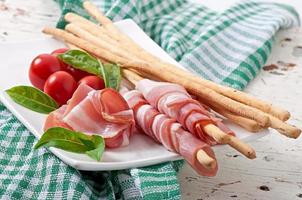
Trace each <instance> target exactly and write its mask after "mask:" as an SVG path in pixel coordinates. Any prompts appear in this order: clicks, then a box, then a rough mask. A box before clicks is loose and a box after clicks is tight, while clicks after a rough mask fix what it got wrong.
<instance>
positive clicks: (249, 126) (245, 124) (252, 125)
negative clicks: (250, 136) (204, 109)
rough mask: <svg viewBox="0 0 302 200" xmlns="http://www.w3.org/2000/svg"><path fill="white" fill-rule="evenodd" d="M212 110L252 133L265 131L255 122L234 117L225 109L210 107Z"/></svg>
mask: <svg viewBox="0 0 302 200" xmlns="http://www.w3.org/2000/svg"><path fill="white" fill-rule="evenodd" d="M209 106H210V107H211V109H213V110H214V111H216V112H217V113H219V114H221V115H222V116H224V117H225V118H227V119H229V120H230V121H231V122H233V123H235V124H237V125H239V126H241V127H242V128H244V129H246V130H248V131H250V132H258V131H260V130H261V129H263V128H262V127H261V126H260V125H259V124H258V123H257V122H256V121H255V120H252V119H248V118H245V117H241V116H238V115H234V114H232V113H230V112H227V111H225V110H224V109H223V108H217V107H215V106H213V105H209Z"/></svg>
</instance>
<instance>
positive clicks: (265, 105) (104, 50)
mask: <svg viewBox="0 0 302 200" xmlns="http://www.w3.org/2000/svg"><path fill="white" fill-rule="evenodd" d="M83 6H84V8H85V9H86V11H87V12H88V13H89V14H90V15H91V16H92V17H93V18H94V19H96V21H98V22H99V24H95V23H93V22H91V21H89V20H86V19H85V18H83V17H81V16H79V15H76V14H74V13H67V14H66V15H65V20H66V21H67V22H69V24H68V25H67V26H66V27H65V30H61V29H56V28H48V27H47V28H44V30H43V32H44V33H46V34H49V35H52V36H54V37H56V38H58V39H61V40H63V41H64V42H65V43H66V44H68V45H70V46H72V47H73V48H79V49H83V50H85V51H87V52H89V53H91V54H92V55H94V56H96V57H97V58H99V59H100V60H102V61H104V62H112V63H118V64H120V65H121V66H122V68H123V72H124V73H123V74H124V76H125V78H126V79H128V80H130V82H131V79H132V82H133V79H135V78H137V77H144V78H150V79H153V80H160V81H166V82H171V83H176V84H179V85H182V86H183V87H184V88H185V89H186V90H187V91H188V92H189V93H190V94H192V95H194V96H195V97H197V98H198V100H199V101H201V102H202V103H203V104H205V105H207V106H209V107H210V108H211V109H213V110H214V111H216V112H217V113H219V114H221V115H222V116H224V117H226V118H228V119H229V120H230V121H232V122H234V123H236V124H238V125H239V126H241V127H243V128H245V129H247V130H248V131H251V132H258V131H259V130H261V129H265V128H269V127H271V128H273V129H276V130H277V131H278V132H280V133H281V134H283V135H285V136H287V137H290V138H297V137H298V136H299V135H300V133H301V130H300V129H298V128H297V127H295V126H292V125H290V124H288V123H286V121H287V120H288V119H289V118H290V113H289V112H288V111H286V110H284V109H282V108H280V107H277V106H274V105H272V104H271V103H269V102H265V101H263V100H260V99H257V98H255V97H253V96H251V95H249V94H247V93H244V92H241V91H238V90H236V89H233V88H229V87H226V86H222V85H219V84H216V83H214V82H212V81H209V80H205V79H203V78H201V77H199V76H196V75H193V74H191V73H190V72H188V71H185V70H183V69H181V68H179V67H176V66H174V65H173V64H170V63H167V62H164V61H162V60H161V59H159V58H158V57H156V56H154V55H152V54H151V53H149V52H147V51H146V50H144V49H143V48H142V47H140V46H139V45H137V44H136V43H135V42H134V41H133V40H132V39H130V38H129V37H128V36H126V35H125V34H123V33H122V32H121V31H120V30H119V29H118V28H116V27H115V25H114V24H113V23H112V21H111V20H110V19H108V18H107V17H105V16H104V15H103V14H102V13H101V12H100V11H99V10H98V9H97V8H96V7H95V6H94V5H93V4H91V3H90V2H89V1H86V2H84V3H83ZM129 72H130V73H129ZM136 75H137V76H136ZM208 132H209V134H210V132H211V134H212V135H213V136H217V135H218V136H221V137H220V138H224V136H225V134H223V133H221V131H219V130H213V129H211V130H209V131H208ZM218 136H217V137H216V138H219V137H218ZM221 141H223V139H221ZM222 143H223V142H222ZM224 143H229V144H230V145H231V146H232V147H234V148H235V149H237V150H238V151H240V152H242V153H243V154H245V155H247V157H254V156H251V151H252V150H251V148H250V147H249V146H247V145H246V144H244V143H242V142H241V141H239V140H236V139H233V140H232V139H229V140H227V141H225V142H224Z"/></svg>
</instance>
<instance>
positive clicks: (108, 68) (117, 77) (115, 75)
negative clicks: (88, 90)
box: [100, 63, 122, 90]
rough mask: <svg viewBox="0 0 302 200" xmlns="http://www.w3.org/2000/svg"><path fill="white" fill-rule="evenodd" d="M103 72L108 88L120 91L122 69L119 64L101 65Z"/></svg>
mask: <svg viewBox="0 0 302 200" xmlns="http://www.w3.org/2000/svg"><path fill="white" fill-rule="evenodd" d="M100 65H101V72H102V75H103V79H104V82H105V86H106V88H113V89H115V90H118V89H119V87H120V83H121V78H122V74H121V68H120V66H119V65H117V64H103V65H102V64H101V63H100Z"/></svg>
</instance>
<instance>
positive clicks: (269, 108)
mask: <svg viewBox="0 0 302 200" xmlns="http://www.w3.org/2000/svg"><path fill="white" fill-rule="evenodd" d="M83 6H84V8H85V9H86V11H87V12H88V13H89V14H90V15H91V16H92V17H94V18H95V19H96V20H97V21H99V22H100V23H101V24H102V25H103V26H104V28H105V29H107V30H108V32H110V33H111V34H112V37H113V38H115V39H116V40H119V41H121V42H123V43H124V44H125V45H127V46H131V47H132V51H134V52H136V53H139V54H141V55H142V56H143V57H144V58H145V59H147V60H148V61H153V62H154V61H157V62H158V63H157V64H161V65H162V66H165V67H166V68H168V69H169V71H170V70H171V71H170V72H171V73H177V74H178V75H181V76H184V75H185V74H184V70H182V69H180V68H175V66H173V65H171V64H168V63H164V62H162V61H161V60H159V59H158V58H156V57H155V56H153V55H151V54H150V53H148V52H146V51H145V50H144V49H142V48H141V47H139V46H138V45H137V44H136V43H135V42H134V41H133V40H131V39H130V38H129V37H127V36H125V35H124V34H123V33H121V32H120V31H119V30H118V29H117V28H116V27H115V26H114V24H113V23H112V21H111V20H110V19H109V18H107V17H106V16H104V15H103V14H102V13H101V12H100V11H99V10H98V8H97V7H96V6H94V5H93V4H92V3H91V2H89V1H85V2H84V3H83ZM188 78H191V79H192V80H191V81H195V82H197V83H200V84H203V85H204V86H206V87H209V88H211V89H213V90H215V91H216V92H219V93H221V94H223V95H225V96H227V97H229V98H232V99H234V100H237V101H239V102H241V103H244V104H247V105H249V106H253V107H255V108H258V109H259V110H262V111H264V112H267V113H270V114H271V115H273V116H275V117H277V118H279V119H281V120H283V121H286V120H287V119H289V117H290V113H289V112H288V111H286V110H284V109H282V108H279V107H277V106H273V105H272V104H270V103H268V102H265V101H263V100H260V99H257V98H255V97H252V96H251V95H249V94H246V93H244V92H241V91H238V90H235V89H233V88H229V87H226V86H221V85H218V84H216V83H214V82H211V81H208V80H205V79H202V78H200V77H197V76H191V74H189V76H188Z"/></svg>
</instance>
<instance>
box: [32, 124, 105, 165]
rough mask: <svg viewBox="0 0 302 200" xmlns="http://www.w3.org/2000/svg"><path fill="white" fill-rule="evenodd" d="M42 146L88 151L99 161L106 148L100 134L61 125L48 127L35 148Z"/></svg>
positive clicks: (80, 151) (78, 151)
mask: <svg viewBox="0 0 302 200" xmlns="http://www.w3.org/2000/svg"><path fill="white" fill-rule="evenodd" d="M42 146H45V147H56V148H59V149H63V150H66V151H70V152H74V153H86V154H87V155H88V156H90V157H91V158H93V159H95V160H97V161H99V160H100V159H101V157H102V154H103V152H104V149H105V142H104V139H103V138H102V137H101V136H99V135H86V134H84V133H81V132H75V131H71V130H68V129H65V128H61V127H54V128H50V129H48V130H47V131H46V132H45V133H44V134H43V135H42V137H41V138H40V140H39V141H38V143H37V144H36V145H35V147H34V148H35V149H38V148H40V147H42Z"/></svg>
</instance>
